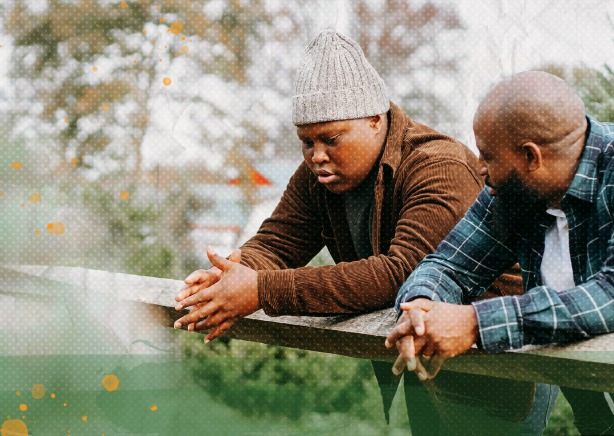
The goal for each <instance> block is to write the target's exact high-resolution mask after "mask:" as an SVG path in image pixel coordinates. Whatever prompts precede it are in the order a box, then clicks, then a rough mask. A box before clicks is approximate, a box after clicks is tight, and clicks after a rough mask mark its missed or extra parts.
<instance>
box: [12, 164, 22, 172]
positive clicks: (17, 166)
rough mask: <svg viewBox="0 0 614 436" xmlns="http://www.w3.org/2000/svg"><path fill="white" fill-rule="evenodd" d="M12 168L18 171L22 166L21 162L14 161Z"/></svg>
mask: <svg viewBox="0 0 614 436" xmlns="http://www.w3.org/2000/svg"><path fill="white" fill-rule="evenodd" d="M11 168H13V169H14V170H15V171H17V170H18V169H19V168H21V164H20V163H19V162H13V163H12V164H11Z"/></svg>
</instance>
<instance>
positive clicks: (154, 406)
mask: <svg viewBox="0 0 614 436" xmlns="http://www.w3.org/2000/svg"><path fill="white" fill-rule="evenodd" d="M149 409H150V410H158V406H157V405H156V404H152V406H151V407H150V408H149Z"/></svg>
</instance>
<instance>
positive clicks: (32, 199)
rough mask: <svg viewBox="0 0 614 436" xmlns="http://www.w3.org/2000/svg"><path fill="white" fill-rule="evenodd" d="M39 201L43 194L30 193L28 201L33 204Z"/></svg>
mask: <svg viewBox="0 0 614 436" xmlns="http://www.w3.org/2000/svg"><path fill="white" fill-rule="evenodd" d="M39 201H41V195H40V194H37V193H34V194H32V195H30V198H29V199H28V202H30V203H32V204H34V203H38V202H39Z"/></svg>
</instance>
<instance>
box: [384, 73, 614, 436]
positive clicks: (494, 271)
mask: <svg viewBox="0 0 614 436" xmlns="http://www.w3.org/2000/svg"><path fill="white" fill-rule="evenodd" d="M474 131H475V136H476V143H477V146H478V148H479V151H480V171H481V174H482V175H484V176H486V184H487V185H488V187H486V188H485V189H484V190H483V191H482V192H481V194H480V195H479V197H478V198H477V200H476V202H475V203H474V204H473V206H471V208H470V209H469V211H468V212H467V214H466V215H465V217H464V218H463V219H462V220H461V221H460V222H459V223H458V224H457V225H456V226H455V228H454V229H453V230H452V232H451V233H450V234H449V235H448V236H447V237H446V238H445V239H444V241H443V242H442V243H441V244H440V245H439V247H438V249H437V251H436V252H435V253H434V254H432V255H429V256H426V257H425V258H424V260H423V261H422V262H421V263H420V264H419V265H418V267H417V268H416V269H415V270H414V272H413V273H412V274H411V276H410V277H409V278H408V280H407V281H406V282H405V284H404V285H403V286H402V287H401V289H400V290H399V294H398V297H397V301H396V308H397V310H398V311H399V313H400V314H401V316H400V318H399V321H398V323H397V326H396V327H395V329H394V330H393V332H392V333H391V334H390V336H389V337H388V339H387V341H386V345H387V346H388V347H392V346H394V345H396V346H397V348H398V350H399V351H400V356H399V360H397V364H396V365H397V368H398V367H399V366H401V365H407V367H408V369H410V370H415V371H416V372H417V373H418V376H419V377H420V378H422V379H427V378H433V377H434V376H435V375H436V374H437V372H438V371H439V368H440V367H441V365H442V364H443V361H444V360H445V358H447V357H451V356H455V355H458V354H461V353H463V352H464V351H466V350H467V349H468V348H470V347H471V346H472V344H474V343H477V346H478V347H479V348H480V349H482V350H485V351H487V352H489V353H496V352H502V351H505V350H512V349H519V348H521V347H523V346H524V345H528V344H550V343H563V342H569V341H577V340H582V339H588V338H592V337H594V336H597V335H600V334H604V333H610V332H612V331H614V304H612V303H614V221H613V218H612V216H613V214H614V159H613V157H614V125H613V124H610V123H601V122H599V121H597V120H595V119H594V118H592V117H590V116H587V115H586V114H585V110H584V105H583V103H582V100H581V99H580V97H579V96H578V95H577V93H576V92H575V91H574V90H573V88H571V87H570V86H569V85H568V84H567V83H566V82H564V81H563V80H561V79H559V78H557V77H555V76H552V75H550V74H547V73H542V72H526V73H521V74H517V75H514V76H512V77H510V78H508V79H506V80H504V81H502V82H501V83H499V84H498V85H496V86H495V87H494V88H493V89H492V90H491V91H490V92H489V93H488V94H487V95H486V97H485V98H484V100H483V101H482V102H481V104H480V105H479V107H478V110H477V112H476V114H475V117H474ZM516 262H518V263H519V264H520V267H521V269H522V279H523V285H524V289H525V294H524V295H518V296H505V297H498V298H493V299H488V300H481V301H472V299H474V298H475V297H477V296H479V295H481V294H483V293H484V292H485V291H486V289H487V288H488V287H489V286H490V284H491V283H492V282H493V281H494V280H495V279H496V278H497V277H499V276H500V275H501V274H502V273H503V272H504V271H506V270H507V269H508V268H509V267H510V266H512V265H514V264H515V263H516ZM415 356H419V358H415ZM561 390H562V391H563V393H564V394H565V397H566V398H567V400H568V401H569V402H570V404H571V406H572V408H573V411H574V417H575V421H574V424H575V425H576V427H577V428H578V430H579V431H580V432H581V434H583V435H588V434H603V435H605V434H607V435H614V416H613V415H612V412H611V409H610V407H609V405H608V401H607V399H608V398H607V397H608V396H609V394H607V393H599V392H593V391H584V390H580V389H570V388H561Z"/></svg>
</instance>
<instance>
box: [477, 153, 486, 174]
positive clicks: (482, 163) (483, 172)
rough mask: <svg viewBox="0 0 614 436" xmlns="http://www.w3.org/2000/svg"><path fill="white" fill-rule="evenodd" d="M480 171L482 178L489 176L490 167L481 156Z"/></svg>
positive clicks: (479, 160) (479, 159) (479, 161)
mask: <svg viewBox="0 0 614 436" xmlns="http://www.w3.org/2000/svg"><path fill="white" fill-rule="evenodd" d="M478 169H479V171H480V175H482V176H487V175H488V166H487V165H486V161H485V160H484V159H483V158H482V155H481V154H480V156H479V158H478Z"/></svg>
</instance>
